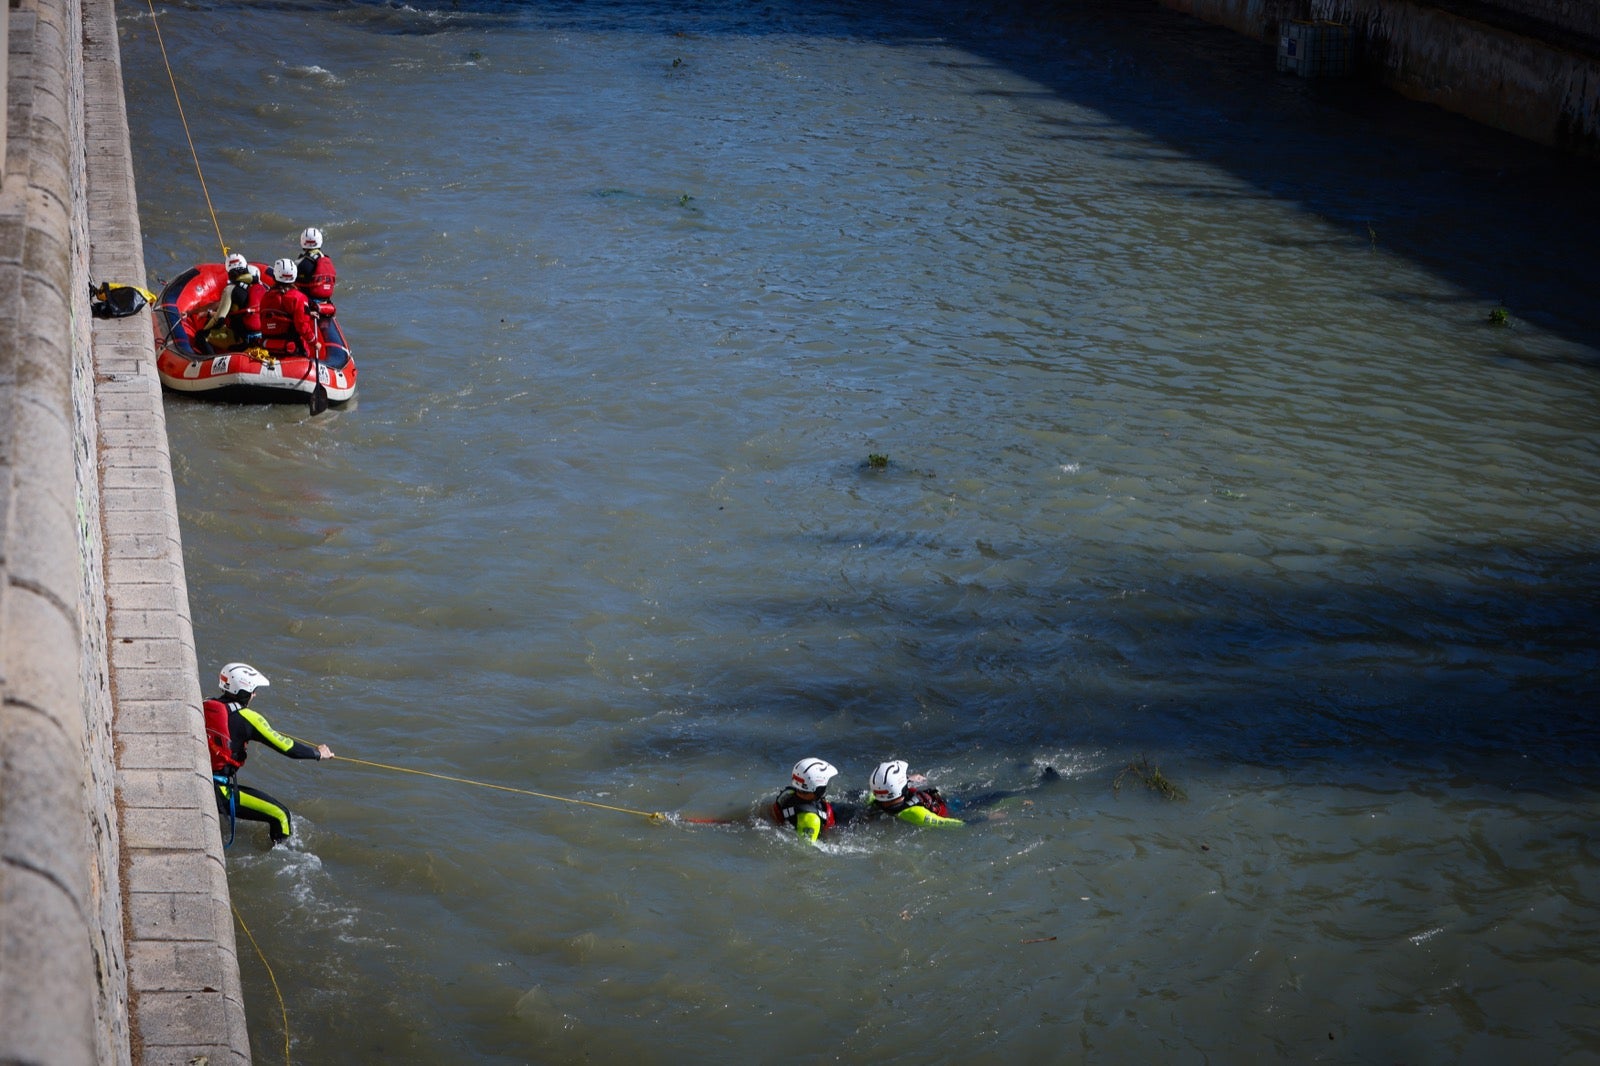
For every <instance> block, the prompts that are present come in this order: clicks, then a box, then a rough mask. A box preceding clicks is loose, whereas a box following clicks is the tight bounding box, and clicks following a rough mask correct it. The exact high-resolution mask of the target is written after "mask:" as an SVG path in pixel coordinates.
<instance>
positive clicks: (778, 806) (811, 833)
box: [772, 759, 839, 844]
mask: <svg viewBox="0 0 1600 1066" xmlns="http://www.w3.org/2000/svg"><path fill="white" fill-rule="evenodd" d="M838 774H839V771H838V770H836V769H835V768H834V766H833V764H832V763H829V762H824V761H823V760H822V759H801V760H800V761H799V762H797V763H795V764H794V769H793V770H792V771H790V773H789V786H788V787H787V788H785V789H784V790H783V791H782V792H780V793H778V796H777V798H776V799H774V800H773V801H772V820H773V821H775V822H777V823H778V824H779V825H782V824H784V823H788V824H789V825H792V826H794V831H795V833H796V834H797V835H798V836H799V837H800V838H801V839H802V840H806V841H809V842H810V843H812V844H815V843H816V842H817V838H818V837H819V836H821V835H822V833H823V832H824V831H825V830H828V829H832V828H833V827H834V825H835V824H837V819H836V817H835V815H834V810H833V804H831V803H829V802H828V801H827V800H826V799H824V798H823V794H824V793H826V792H827V791H828V782H829V781H832V780H833V779H834V778H835V777H837V776H838Z"/></svg>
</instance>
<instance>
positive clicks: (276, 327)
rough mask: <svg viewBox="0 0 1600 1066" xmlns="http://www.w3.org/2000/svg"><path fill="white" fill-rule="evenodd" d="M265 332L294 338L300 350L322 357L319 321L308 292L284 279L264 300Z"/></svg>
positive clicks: (263, 327) (262, 314)
mask: <svg viewBox="0 0 1600 1066" xmlns="http://www.w3.org/2000/svg"><path fill="white" fill-rule="evenodd" d="M261 327H262V332H263V333H265V334H266V335H267V336H269V337H285V336H287V337H293V338H295V339H296V340H297V341H299V344H300V353H301V354H302V355H310V354H312V353H316V354H318V355H319V356H320V354H321V352H320V350H319V349H320V348H321V347H322V345H321V340H320V338H319V337H318V335H317V320H316V319H315V318H314V317H313V316H312V314H311V309H310V307H309V305H308V301H307V300H306V294H305V293H303V292H301V291H300V290H299V289H297V288H295V287H293V286H292V285H284V284H282V283H281V282H280V283H279V284H277V285H274V286H273V287H272V288H270V289H268V290H267V291H266V293H265V295H264V296H263V297H262V300H261Z"/></svg>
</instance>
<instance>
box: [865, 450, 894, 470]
mask: <svg viewBox="0 0 1600 1066" xmlns="http://www.w3.org/2000/svg"><path fill="white" fill-rule="evenodd" d="M888 465H889V457H888V456H887V455H880V454H878V453H877V452H873V453H871V454H870V455H868V456H867V469H869V470H883V469H885V468H886V467H888Z"/></svg>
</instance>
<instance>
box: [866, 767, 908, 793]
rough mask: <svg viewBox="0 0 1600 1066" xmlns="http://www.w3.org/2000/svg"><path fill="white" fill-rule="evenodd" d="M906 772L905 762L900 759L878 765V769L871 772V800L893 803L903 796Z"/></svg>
mask: <svg viewBox="0 0 1600 1066" xmlns="http://www.w3.org/2000/svg"><path fill="white" fill-rule="evenodd" d="M907 770H908V768H907V766H906V764H905V762H904V761H902V760H900V759H895V760H893V761H892V762H881V763H879V764H878V768H877V769H876V770H874V771H872V786H871V787H872V798H873V799H875V800H881V801H883V802H885V803H893V802H894V801H895V800H897V799H899V798H900V797H901V796H903V795H905V791H906V773H907Z"/></svg>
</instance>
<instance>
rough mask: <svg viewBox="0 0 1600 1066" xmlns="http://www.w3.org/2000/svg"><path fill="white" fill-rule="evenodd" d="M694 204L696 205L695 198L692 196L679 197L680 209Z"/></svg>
mask: <svg viewBox="0 0 1600 1066" xmlns="http://www.w3.org/2000/svg"><path fill="white" fill-rule="evenodd" d="M692 203H694V197H692V196H690V195H689V194H688V193H684V194H683V195H682V196H680V197H678V206H679V207H688V206H689V205H690V204H692Z"/></svg>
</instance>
